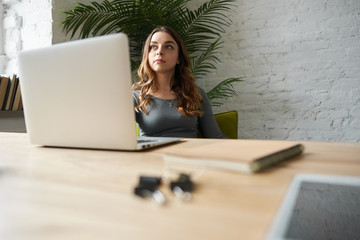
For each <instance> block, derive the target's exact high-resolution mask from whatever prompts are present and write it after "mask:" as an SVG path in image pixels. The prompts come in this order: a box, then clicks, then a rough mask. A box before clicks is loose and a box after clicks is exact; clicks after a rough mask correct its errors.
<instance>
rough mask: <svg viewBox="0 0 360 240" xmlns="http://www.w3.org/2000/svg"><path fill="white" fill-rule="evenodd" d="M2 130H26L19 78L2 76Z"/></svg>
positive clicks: (0, 120)
mask: <svg viewBox="0 0 360 240" xmlns="http://www.w3.org/2000/svg"><path fill="white" fill-rule="evenodd" d="M0 132H26V128H25V121H24V112H23V111H22V100H21V92H20V85H19V78H18V77H17V76H16V75H15V74H14V75H13V76H12V78H10V77H8V76H0Z"/></svg>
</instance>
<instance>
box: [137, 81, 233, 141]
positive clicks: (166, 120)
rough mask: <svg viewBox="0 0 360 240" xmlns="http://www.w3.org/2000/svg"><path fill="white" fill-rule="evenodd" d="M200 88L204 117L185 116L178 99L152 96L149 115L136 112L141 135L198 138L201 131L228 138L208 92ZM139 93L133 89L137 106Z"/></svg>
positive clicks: (211, 135)
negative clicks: (215, 115) (181, 112)
mask: <svg viewBox="0 0 360 240" xmlns="http://www.w3.org/2000/svg"><path fill="white" fill-rule="evenodd" d="M199 90H200V93H201V96H202V97H203V99H204V103H203V107H202V111H203V115H202V117H199V116H194V117H184V116H182V115H181V114H180V112H179V111H177V110H176V104H177V100H176V99H169V100H164V99H161V98H157V97H154V96H152V100H151V101H150V103H149V105H148V106H147V110H148V115H146V114H145V113H143V112H136V122H137V123H138V124H139V128H140V136H148V137H150V136H151V137H184V138H197V137H198V133H199V131H200V133H201V134H202V136H204V137H206V138H227V137H225V136H224V135H223V134H222V132H221V130H220V129H219V126H218V125H217V122H216V120H215V118H214V114H213V112H212V109H211V106H210V102H209V99H208V98H207V96H206V93H205V92H204V90H202V89H201V88H199ZM139 94H140V91H139V90H137V91H133V98H134V105H135V106H138V105H139Z"/></svg>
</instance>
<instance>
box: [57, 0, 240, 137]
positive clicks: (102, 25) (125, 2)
mask: <svg viewBox="0 0 360 240" xmlns="http://www.w3.org/2000/svg"><path fill="white" fill-rule="evenodd" d="M189 2H190V0H141V1H133V0H113V1H108V0H104V1H102V2H101V3H97V2H90V3H89V4H83V3H77V5H76V6H75V7H74V8H73V9H72V10H69V11H66V12H64V13H65V14H66V15H67V16H66V18H65V20H64V21H63V28H64V30H65V32H66V33H67V34H71V38H73V37H75V36H78V37H79V38H87V37H89V36H97V35H106V34H110V33H114V32H123V33H126V34H127V35H128V37H129V40H130V54H131V62H132V69H133V70H135V69H137V68H138V67H139V64H140V61H141V56H142V47H143V45H144V42H145V40H146V37H147V36H148V34H149V33H150V32H151V31H152V30H153V29H154V28H155V27H157V26H160V25H162V26H164V25H165V26H169V27H171V28H172V29H174V30H175V31H176V32H178V33H179V35H180V36H181V37H182V39H183V41H184V43H185V46H186V48H187V50H188V53H189V55H190V58H191V67H192V69H191V70H192V73H193V75H194V77H195V79H197V80H199V79H201V78H204V77H206V76H207V74H208V73H210V72H212V71H215V70H216V65H217V63H218V62H219V59H218V57H217V52H218V50H219V49H220V47H221V45H222V43H223V42H222V37H221V35H222V34H224V33H225V28H227V27H228V26H229V25H230V24H231V19H230V18H229V13H230V12H231V11H232V9H233V8H234V7H235V5H234V4H233V2H234V1H233V0H210V1H208V2H205V3H203V4H202V5H200V6H199V7H198V8H197V9H195V10H191V9H190V7H189V6H188V3H189ZM240 81H242V78H241V77H232V78H228V79H225V80H223V81H221V82H220V83H218V84H217V85H216V86H215V87H214V88H212V89H211V90H210V91H208V92H207V96H208V98H209V100H210V103H211V105H212V106H220V105H222V104H223V100H225V99H228V98H230V97H232V96H234V95H235V94H236V92H235V91H234V88H233V83H236V82H240ZM235 113H236V121H237V112H235ZM235 113H233V114H235ZM233 120H234V119H233ZM219 125H220V128H222V127H221V124H219ZM225 127H226V124H225ZM233 128H234V127H232V129H233ZM233 131H235V129H233ZM235 136H237V122H236V135H235V133H234V134H233V136H231V137H235Z"/></svg>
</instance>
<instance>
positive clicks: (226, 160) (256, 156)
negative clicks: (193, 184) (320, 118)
mask: <svg viewBox="0 0 360 240" xmlns="http://www.w3.org/2000/svg"><path fill="white" fill-rule="evenodd" d="M303 150H304V146H303V145H302V144H299V143H294V142H287V141H270V142H269V141H263V140H240V139H236V140H232V139H229V140H226V141H221V142H217V143H209V144H204V145H201V146H197V145H196V146H194V147H189V148H185V149H181V150H179V151H177V150H174V151H172V152H171V153H170V152H169V153H168V154H166V155H165V156H164V161H165V162H167V163H177V164H190V165H197V166H203V167H208V168H217V169H222V170H229V171H235V172H243V173H256V172H260V171H262V170H264V169H266V168H268V167H270V166H272V165H275V164H277V163H280V162H282V161H285V160H287V159H290V158H292V157H294V156H296V155H299V154H301V153H302V152H303Z"/></svg>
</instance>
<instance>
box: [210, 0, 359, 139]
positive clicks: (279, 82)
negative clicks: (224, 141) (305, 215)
mask: <svg viewBox="0 0 360 240" xmlns="http://www.w3.org/2000/svg"><path fill="white" fill-rule="evenodd" d="M237 5H238V8H237V9H236V12H235V13H234V14H233V21H234V23H233V25H232V26H231V28H230V30H229V31H228V33H227V34H226V36H225V44H224V49H223V51H221V60H222V62H221V64H220V65H219V68H218V72H216V73H214V74H212V75H211V76H210V79H211V80H210V81H207V87H208V88H209V87H210V86H212V85H213V84H214V81H215V80H216V79H225V78H226V77H231V76H246V81H245V82H243V83H240V84H238V85H237V86H236V90H237V92H238V93H239V94H238V96H237V97H234V98H233V99H231V101H229V102H227V103H226V105H224V106H223V107H221V108H216V109H215V110H216V111H224V110H230V109H236V110H237V111H238V112H239V114H240V120H239V137H240V138H259V139H292V140H293V139H294V140H295V139H305V140H316V141H360V1H358V0H356V1H348V0H326V1H325V0H323V1H297V0H275V1H267V0H254V1H246V0H238V2H237Z"/></svg>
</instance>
